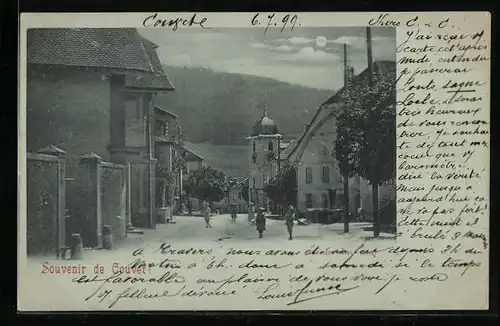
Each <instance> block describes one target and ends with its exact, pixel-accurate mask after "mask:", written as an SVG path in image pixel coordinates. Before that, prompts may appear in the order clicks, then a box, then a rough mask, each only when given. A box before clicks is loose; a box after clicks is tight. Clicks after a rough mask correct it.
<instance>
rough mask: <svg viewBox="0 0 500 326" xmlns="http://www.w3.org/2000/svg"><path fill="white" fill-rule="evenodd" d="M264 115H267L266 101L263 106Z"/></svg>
mask: <svg viewBox="0 0 500 326" xmlns="http://www.w3.org/2000/svg"><path fill="white" fill-rule="evenodd" d="M262 110H263V112H262V117H267V104H265V103H264V105H263V106H262Z"/></svg>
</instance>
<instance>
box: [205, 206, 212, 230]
mask: <svg viewBox="0 0 500 326" xmlns="http://www.w3.org/2000/svg"><path fill="white" fill-rule="evenodd" d="M204 206H205V207H204V210H203V217H204V218H205V227H206V228H211V227H212V225H210V204H209V203H208V202H205V204H204Z"/></svg>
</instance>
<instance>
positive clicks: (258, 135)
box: [247, 105, 283, 209]
mask: <svg viewBox="0 0 500 326" xmlns="http://www.w3.org/2000/svg"><path fill="white" fill-rule="evenodd" d="M282 138H283V136H282V135H280V134H279V132H278V127H277V126H276V124H275V123H274V121H273V120H272V119H271V118H269V117H268V116H267V106H266V105H264V110H263V113H262V117H261V118H260V119H259V120H257V121H256V122H255V123H254V125H253V130H252V134H251V136H249V137H247V139H248V140H249V150H248V159H249V166H250V171H249V176H248V183H249V184H248V192H249V194H248V198H249V200H250V201H251V202H253V203H254V204H255V205H256V207H258V206H262V207H264V208H266V209H269V200H268V199H267V196H266V195H265V193H264V187H265V185H266V184H267V183H268V182H269V180H270V179H271V178H272V177H274V176H275V175H276V174H277V173H278V168H279V164H276V162H277V161H278V160H279V155H280V141H281V139H282Z"/></svg>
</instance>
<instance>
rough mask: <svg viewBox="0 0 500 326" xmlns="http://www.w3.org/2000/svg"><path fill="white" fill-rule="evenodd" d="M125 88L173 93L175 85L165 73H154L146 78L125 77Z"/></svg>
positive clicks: (145, 76)
mask: <svg viewBox="0 0 500 326" xmlns="http://www.w3.org/2000/svg"><path fill="white" fill-rule="evenodd" d="M125 87H127V88H135V89H144V90H148V89H149V90H157V91H173V90H174V85H172V82H171V81H170V78H168V76H167V75H166V74H163V73H161V74H160V73H154V74H151V75H149V74H148V75H144V76H132V75H127V76H126V77H125Z"/></svg>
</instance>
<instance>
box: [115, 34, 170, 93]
mask: <svg viewBox="0 0 500 326" xmlns="http://www.w3.org/2000/svg"><path fill="white" fill-rule="evenodd" d="M139 37H140V38H141V42H142V45H143V48H144V51H145V52H146V55H147V56H148V59H149V64H150V67H151V69H152V70H153V74H152V75H146V76H127V77H126V78H125V87H128V88H137V89H151V90H157V91H172V90H174V85H173V84H172V81H170V78H168V75H167V74H166V73H165V71H164V70H163V67H162V65H161V62H160V58H159V57H158V53H156V48H157V47H158V45H156V44H155V43H153V42H151V41H150V40H148V39H146V38H144V37H142V36H139Z"/></svg>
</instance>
